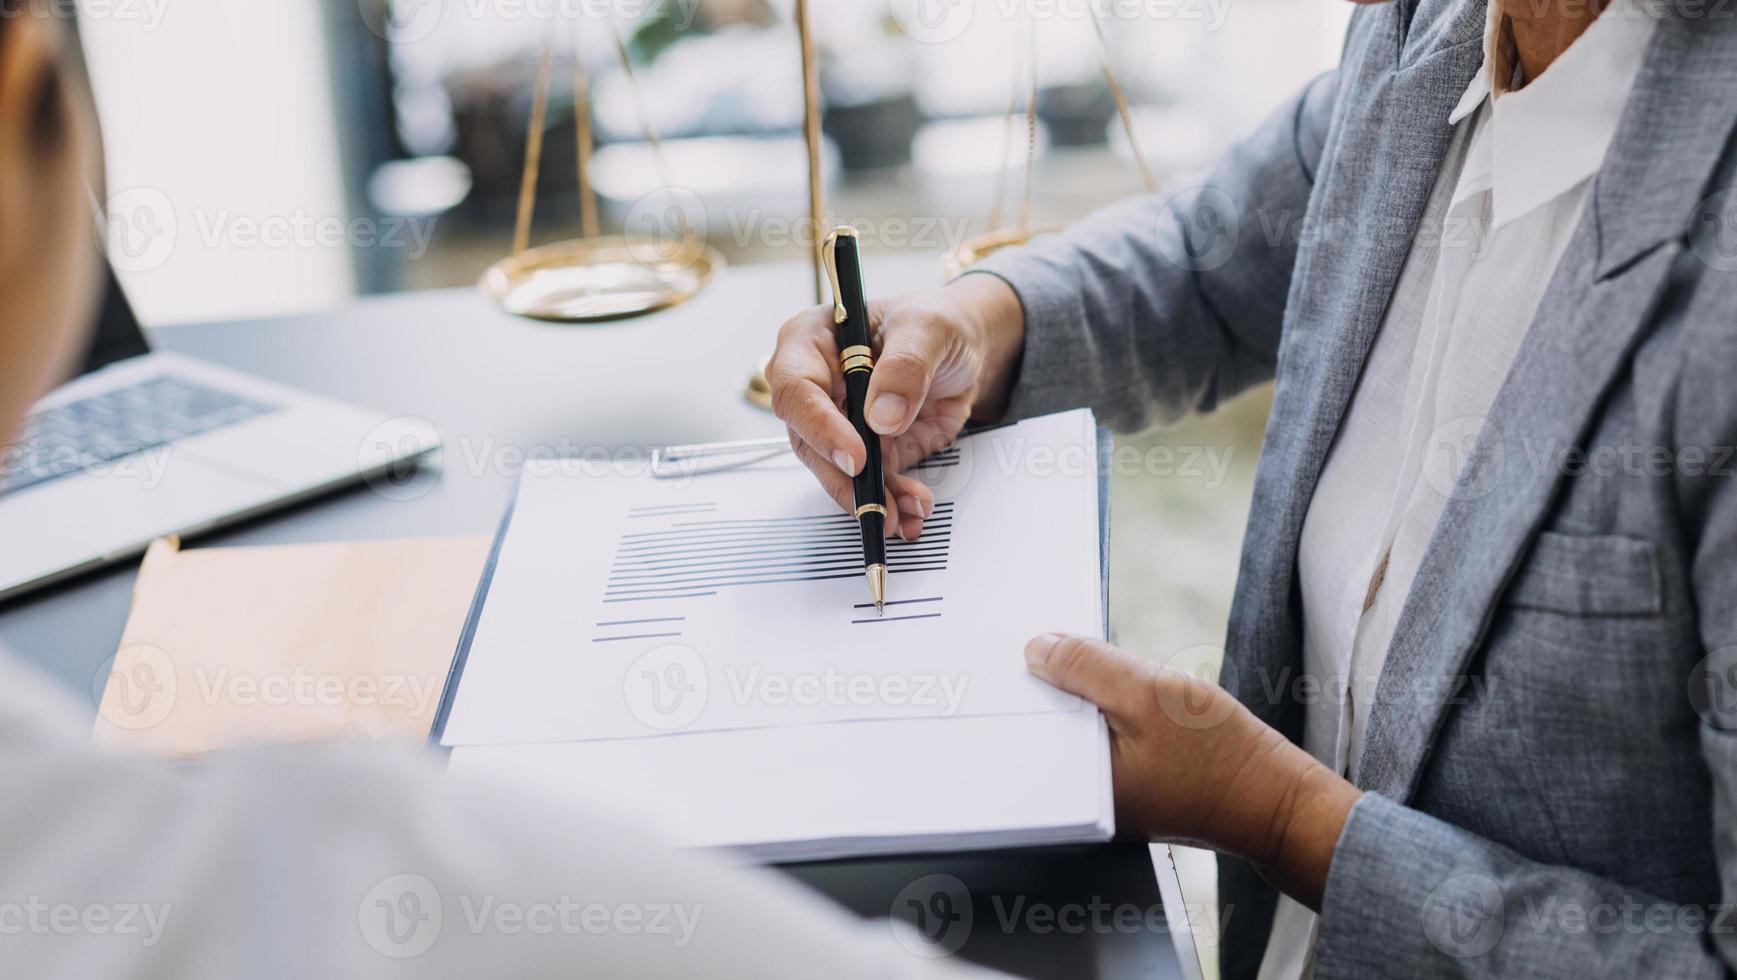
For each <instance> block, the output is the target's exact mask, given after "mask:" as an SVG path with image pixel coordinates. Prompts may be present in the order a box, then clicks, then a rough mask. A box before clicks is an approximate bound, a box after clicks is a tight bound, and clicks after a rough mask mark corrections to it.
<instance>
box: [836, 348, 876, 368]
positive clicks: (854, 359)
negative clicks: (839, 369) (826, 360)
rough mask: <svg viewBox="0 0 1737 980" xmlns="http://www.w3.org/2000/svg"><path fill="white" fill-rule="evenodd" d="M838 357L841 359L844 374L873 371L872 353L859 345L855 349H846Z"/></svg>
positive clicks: (873, 360)
mask: <svg viewBox="0 0 1737 980" xmlns="http://www.w3.org/2000/svg"><path fill="white" fill-rule="evenodd" d="M839 357H840V358H841V359H842V363H843V365H844V373H845V374H849V373H851V372H852V371H873V370H874V369H875V356H874V351H872V350H870V349H869V348H867V347H863V346H861V345H860V344H859V345H858V346H855V347H846V348H845V349H844V352H843V353H842V354H840V355H839Z"/></svg>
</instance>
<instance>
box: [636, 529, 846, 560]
mask: <svg viewBox="0 0 1737 980" xmlns="http://www.w3.org/2000/svg"><path fill="white" fill-rule="evenodd" d="M858 533H861V532H859V531H858V530H857V528H856V527H855V526H851V527H839V528H837V529H833V530H826V531H731V532H722V533H719V532H708V533H705V534H694V535H685V536H683V537H679V538H662V539H659V540H656V541H632V542H622V544H621V545H620V546H619V547H617V548H616V549H615V552H616V554H620V555H631V554H637V553H641V552H646V551H656V550H657V549H659V548H669V547H673V546H677V545H683V544H710V543H713V542H729V541H824V540H827V539H829V538H837V537H844V536H847V535H851V534H858Z"/></svg>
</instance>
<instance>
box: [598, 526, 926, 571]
mask: <svg viewBox="0 0 1737 980" xmlns="http://www.w3.org/2000/svg"><path fill="white" fill-rule="evenodd" d="M949 541H950V539H949V537H948V536H947V535H946V534H935V535H924V536H923V537H922V538H920V539H919V540H916V541H902V540H894V541H888V542H887V549H888V550H889V551H914V550H916V549H918V548H945V547H948V546H949ZM861 550H862V542H861V540H860V539H859V540H851V541H836V542H832V541H829V542H826V543H824V544H814V545H793V546H789V547H780V548H733V549H725V550H722V551H714V550H705V551H698V550H696V551H688V552H679V551H678V552H672V553H670V554H667V555H658V556H656V557H652V558H627V557H626V556H622V557H620V558H617V559H616V561H615V562H614V563H613V564H612V566H611V570H612V571H617V572H619V571H625V570H627V569H630V568H636V567H646V566H664V567H668V566H670V565H673V564H682V563H699V564H714V565H723V564H729V563H731V562H737V561H786V560H789V559H793V558H814V557H820V556H824V555H832V554H849V553H850V552H853V551H861Z"/></svg>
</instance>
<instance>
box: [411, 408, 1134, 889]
mask: <svg viewBox="0 0 1737 980" xmlns="http://www.w3.org/2000/svg"><path fill="white" fill-rule="evenodd" d="M1095 433H1096V427H1095V423H1094V422H1093V420H1092V417H1091V415H1090V413H1088V412H1070V413H1065V414H1062V415H1056V416H1050V417H1047V418H1043V419H1035V420H1030V421H1027V422H1023V423H1020V424H1018V425H1014V426H1008V427H1004V428H1000V429H996V430H992V431H989V432H984V433H979V434H977V435H974V436H971V437H968V438H966V439H963V440H961V441H960V443H959V444H958V445H957V446H956V447H954V448H953V449H951V450H948V451H947V452H946V453H943V454H941V455H940V456H938V457H936V458H934V459H932V460H930V461H929V462H927V463H925V464H924V466H923V467H921V468H919V470H918V471H917V475H919V476H922V477H923V478H924V479H926V480H928V481H929V482H930V484H931V485H932V486H933V487H934V488H935V490H936V498H937V502H938V503H937V507H936V513H935V515H934V516H933V517H932V519H931V520H930V521H929V524H928V527H927V529H926V531H925V533H924V536H923V538H922V540H920V541H917V542H910V543H905V542H896V543H893V544H892V545H891V547H890V549H889V565H890V572H891V575H890V578H889V586H888V591H889V596H888V598H889V600H890V602H889V604H888V606H887V609H886V613H885V615H884V617H877V616H876V615H875V611H874V609H873V607H872V606H869V605H868V604H867V595H866V587H865V584H864V581H863V576H862V553H861V547H860V540H859V539H857V537H856V534H857V532H856V526H855V523H854V521H853V520H851V519H850V518H849V517H848V516H846V515H843V514H841V513H838V511H837V507H836V505H835V504H833V503H832V501H831V500H830V499H828V498H827V497H826V496H825V495H824V494H823V493H822V492H821V491H820V490H819V489H818V487H817V486H816V485H815V483H814V481H813V478H812V477H811V476H809V475H808V473H807V472H806V471H805V470H804V469H802V467H801V466H800V465H799V464H798V463H797V462H796V461H795V460H794V458H792V457H789V456H784V457H779V458H777V459H774V460H769V461H762V462H759V463H756V464H754V465H751V466H746V467H741V468H738V469H734V470H729V471H725V472H709V473H704V474H695V475H688V476H680V477H677V478H674V479H656V478H654V477H653V476H652V475H651V474H650V473H647V472H633V469H632V467H631V466H628V465H624V464H620V463H610V464H600V463H598V462H596V461H584V460H580V461H564V462H547V463H542V464H537V465H534V466H532V467H530V468H528V469H527V471H526V473H525V476H524V480H523V483H522V485H521V487H520V491H519V496H518V500H517V503H516V504H515V507H514V511H513V514H512V516H511V520H510V523H509V525H508V526H507V528H506V530H505V531H504V538H503V539H502V541H501V542H500V547H499V554H498V559H497V561H496V564H495V567H494V569H493V571H492V574H491V578H490V579H489V581H488V582H487V587H486V590H485V591H484V592H483V595H482V598H481V600H480V601H481V603H482V605H481V609H480V616H479V617H478V618H477V620H476V626H475V630H474V634H473V635H472V636H471V637H470V639H469V645H468V649H467V651H466V652H464V653H462V654H461V657H460V659H459V661H458V663H457V664H455V671H454V677H453V679H452V682H451V683H452V685H454V687H453V689H452V690H451V691H450V692H449V694H450V696H451V705H450V711H449V713H448V714H447V715H446V716H445V719H444V726H443V728H442V730H441V743H442V744H443V745H447V746H451V747H453V749H454V751H453V754H452V770H453V773H454V774H455V776H456V777H458V778H466V779H474V778H479V777H480V778H510V779H528V780H532V781H534V782H536V783H538V784H539V785H541V786H543V787H545V788H552V789H554V790H556V791H559V792H563V793H570V794H573V795H576V796H579V797H581V798H583V799H585V800H586V801H588V802H590V803H591V804H593V805H597V806H604V807H609V808H616V809H620V810H624V811H627V812H628V813H630V814H633V815H634V816H635V817H636V819H640V820H651V821H653V822H655V823H658V824H660V825H662V827H663V828H664V829H665V830H666V831H667V832H668V833H669V834H671V835H673V836H674V837H675V839H677V840H679V841H682V842H685V843H689V844H694V845H699V846H727V847H739V848H746V849H749V850H750V851H752V852H754V853H755V854H757V855H760V856H762V857H765V858H768V859H780V860H795V859H805V858H820V857H833V856H843V855H857V854H867V853H895V852H910V851H917V850H954V849H968V848H987V847H1005V846H1014V845H1021V844H1039V843H1062V842H1078V841H1092V840H1102V839H1105V838H1107V837H1108V836H1109V835H1110V832H1111V830H1112V821H1113V818H1112V809H1111V803H1110V772H1109V759H1108V743H1107V739H1106V735H1105V730H1104V724H1103V721H1102V718H1101V717H1100V716H1099V714H1098V712H1097V711H1096V710H1095V709H1094V708H1092V707H1091V706H1090V705H1089V704H1084V703H1082V702H1081V701H1079V700H1078V699H1076V698H1073V697H1071V696H1067V695H1063V694H1060V693H1059V692H1056V691H1054V690H1053V689H1051V688H1049V687H1048V686H1047V685H1044V684H1042V683H1041V682H1039V681H1037V680H1035V679H1034V678H1032V677H1031V676H1030V675H1029V674H1028V673H1027V672H1026V670H1025V666H1024V660H1023V657H1022V655H1021V651H1022V649H1023V647H1024V645H1025V642H1026V641H1027V640H1028V639H1030V638H1031V637H1032V636H1034V635H1036V634H1038V633H1043V632H1050V631H1061V632H1072V633H1083V634H1088V635H1102V631H1103V599H1102V594H1101V577H1102V576H1101V568H1102V565H1101V562H1102V556H1101V554H1100V546H1099V541H1100V533H1099V528H1100V525H1099V514H1098V465H1097V453H1096V434H1095Z"/></svg>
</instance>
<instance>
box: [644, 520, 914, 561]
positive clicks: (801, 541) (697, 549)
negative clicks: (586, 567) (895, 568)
mask: <svg viewBox="0 0 1737 980" xmlns="http://www.w3.org/2000/svg"><path fill="white" fill-rule="evenodd" d="M938 530H939V532H940V534H942V535H945V534H946V532H947V531H948V530H949V529H947V528H939V529H938ZM939 539H940V538H939V536H937V540H939ZM761 543H762V542H761V541H759V540H745V541H728V542H723V543H721V544H716V545H714V544H711V543H709V542H707V543H704V544H701V545H698V546H695V545H679V546H675V547H671V548H661V549H655V550H646V551H626V552H617V553H616V555H615V564H617V565H621V564H626V563H628V562H636V561H648V560H649V561H667V560H669V559H671V558H691V557H694V556H696V555H725V554H730V553H732V552H738V551H739V552H742V553H747V552H748V551H750V550H753V548H754V546H755V545H759V544H761ZM765 543H766V544H767V545H768V546H772V545H776V546H778V547H782V548H786V549H789V548H804V547H807V548H841V547H847V546H849V545H851V544H855V545H857V546H858V547H861V546H862V535H861V534H860V532H855V531H853V532H851V533H850V534H846V535H840V536H838V537H836V538H827V539H824V540H816V539H810V538H797V539H793V540H790V541H776V542H765ZM905 543H907V544H909V543H911V542H905ZM761 550H765V549H761Z"/></svg>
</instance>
